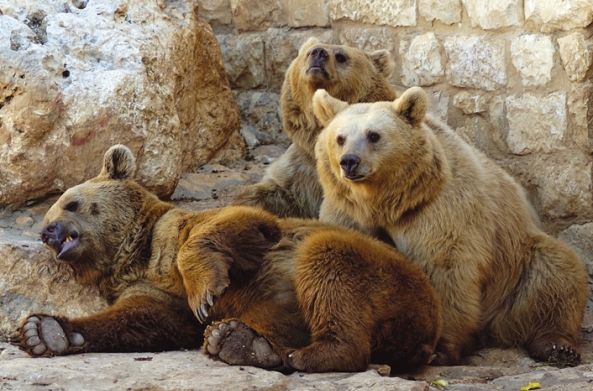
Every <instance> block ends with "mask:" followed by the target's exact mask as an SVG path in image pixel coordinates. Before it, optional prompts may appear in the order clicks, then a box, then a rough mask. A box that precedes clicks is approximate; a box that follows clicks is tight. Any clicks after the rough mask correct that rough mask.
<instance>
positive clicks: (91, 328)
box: [19, 145, 441, 372]
mask: <svg viewBox="0 0 593 391" xmlns="http://www.w3.org/2000/svg"><path fill="white" fill-rule="evenodd" d="M135 170H136V163H135V158H134V156H133V155H132V153H131V152H130V150H129V149H128V148H126V147H124V146H121V145H118V146H114V147H112V148H110V149H109V150H108V151H107V153H106V154H105V160H104V165H103V168H102V170H101V173H100V174H99V175H98V176H97V177H95V178H93V179H91V180H89V181H87V182H86V183H83V184H81V185H78V186H76V187H73V188H71V189H69V190H68V191H66V192H65V193H64V194H63V195H62V196H61V197H60V199H59V200H58V201H57V202H56V204H55V205H53V206H52V208H51V209H50V210H49V211H48V212H47V215H46V217H45V221H44V224H45V227H44V228H43V231H42V234H41V238H42V240H43V242H44V243H45V245H46V246H47V247H48V248H49V249H50V250H51V251H52V253H53V254H54V256H55V258H56V260H57V261H58V262H66V263H68V264H69V265H71V267H72V269H73V271H74V273H75V275H76V277H77V278H78V279H79V280H80V282H82V283H85V284H91V285H94V286H96V287H97V288H98V289H99V290H100V292H101V294H102V295H103V296H104V297H105V298H106V299H107V300H108V301H109V303H110V307H109V308H107V309H106V310H105V311H103V312H100V313H98V314H95V315H92V316H89V317H84V318H80V319H68V318H65V317H61V316H51V315H46V314H33V315H30V316H28V317H27V318H26V319H25V320H24V322H23V324H22V326H21V328H20V331H19V333H20V337H19V341H20V342H19V343H20V346H21V348H22V349H23V350H25V351H26V352H27V353H29V354H30V355H31V356H33V357H40V356H54V355H64V354H72V353H79V352H131V351H159V350H171V349H179V348H182V347H183V348H189V349H191V348H196V347H199V346H200V345H202V344H203V347H204V352H206V353H207V354H209V355H211V356H213V357H216V358H218V359H220V360H222V361H225V362H227V363H230V364H240V365H254V366H259V367H263V368H269V369H276V370H282V371H290V370H295V369H296V370H302V371H360V370H365V369H366V368H367V365H368V364H369V362H370V361H372V362H376V363H385V364H388V365H391V367H392V369H393V371H394V372H400V371H407V370H411V369H414V368H417V367H418V366H421V365H424V364H426V363H428V361H429V359H430V358H431V356H432V355H433V352H434V348H435V346H436V342H437V340H438V338H439V336H440V327H441V323H440V322H441V321H440V307H439V301H438V298H437V296H436V292H435V291H434V289H433V288H432V287H431V285H430V282H429V280H428V278H426V277H425V276H424V274H423V273H422V271H421V270H420V269H419V268H417V267H416V266H414V265H412V264H411V263H410V262H409V261H408V260H407V259H405V258H404V257H403V256H402V255H401V254H400V253H398V252H397V251H396V250H394V249H393V248H392V247H390V246H388V245H385V244H383V243H381V242H379V241H376V240H374V239H372V238H368V237H365V236H363V235H361V234H358V233H355V232H351V231H348V230H346V229H343V228H337V227H333V226H330V225H328V224H324V223H321V222H318V221H313V220H299V219H285V220H282V219H278V218H277V217H275V216H273V215H271V214H269V213H268V212H265V211H263V210H260V209H256V208H251V207H243V206H237V207H227V208H222V209H213V210H208V211H201V212H190V211H185V210H182V209H179V208H176V207H175V206H174V205H172V204H169V203H166V202H162V201H160V200H159V199H158V198H157V197H156V196H154V195H153V194H151V193H149V192H148V191H147V190H145V189H144V188H142V187H141V186H140V185H138V184H137V183H136V182H135V181H134V180H133V179H132V178H133V176H134V172H135ZM188 303H189V305H188ZM194 315H195V316H194ZM196 318H197V319H196ZM206 324H210V326H208V328H207V329H206V330H205V326H204V325H206ZM204 331H205V337H206V338H204Z"/></svg>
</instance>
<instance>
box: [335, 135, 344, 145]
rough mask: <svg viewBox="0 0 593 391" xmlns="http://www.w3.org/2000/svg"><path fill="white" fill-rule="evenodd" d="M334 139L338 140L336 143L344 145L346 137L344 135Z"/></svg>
mask: <svg viewBox="0 0 593 391" xmlns="http://www.w3.org/2000/svg"><path fill="white" fill-rule="evenodd" d="M336 141H337V142H338V145H344V141H346V139H345V138H344V136H338V138H337V139H336Z"/></svg>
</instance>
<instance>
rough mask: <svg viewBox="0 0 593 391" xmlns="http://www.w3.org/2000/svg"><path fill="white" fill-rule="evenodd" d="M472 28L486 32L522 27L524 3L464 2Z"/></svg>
mask: <svg viewBox="0 0 593 391" xmlns="http://www.w3.org/2000/svg"><path fill="white" fill-rule="evenodd" d="M463 5H464V6H465V9H466V10H467V13H468V15H469V18H470V20H471V25H472V27H476V26H479V27H481V28H483V29H485V30H490V29H498V28H501V27H509V26H520V25H521V24H522V23H523V1H520V0H463Z"/></svg>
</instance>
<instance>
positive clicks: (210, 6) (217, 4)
mask: <svg viewBox="0 0 593 391" xmlns="http://www.w3.org/2000/svg"><path fill="white" fill-rule="evenodd" d="M198 7H199V8H200V12H199V14H200V18H201V19H202V20H204V21H206V22H208V23H209V24H210V25H211V26H217V25H223V26H227V25H230V24H231V23H232V21H233V15H232V13H231V2H230V0H198Z"/></svg>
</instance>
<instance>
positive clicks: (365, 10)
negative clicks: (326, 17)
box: [329, 0, 416, 27]
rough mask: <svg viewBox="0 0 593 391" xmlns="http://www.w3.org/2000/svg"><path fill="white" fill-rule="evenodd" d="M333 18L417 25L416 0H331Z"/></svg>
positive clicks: (370, 22) (396, 24) (389, 24)
mask: <svg viewBox="0 0 593 391" xmlns="http://www.w3.org/2000/svg"><path fill="white" fill-rule="evenodd" d="M329 7H330V11H329V13H330V17H331V19H332V20H339V19H349V20H352V21H355V22H360V23H367V24H377V25H388V26H393V27H397V26H416V0H355V1H341V0H329Z"/></svg>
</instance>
